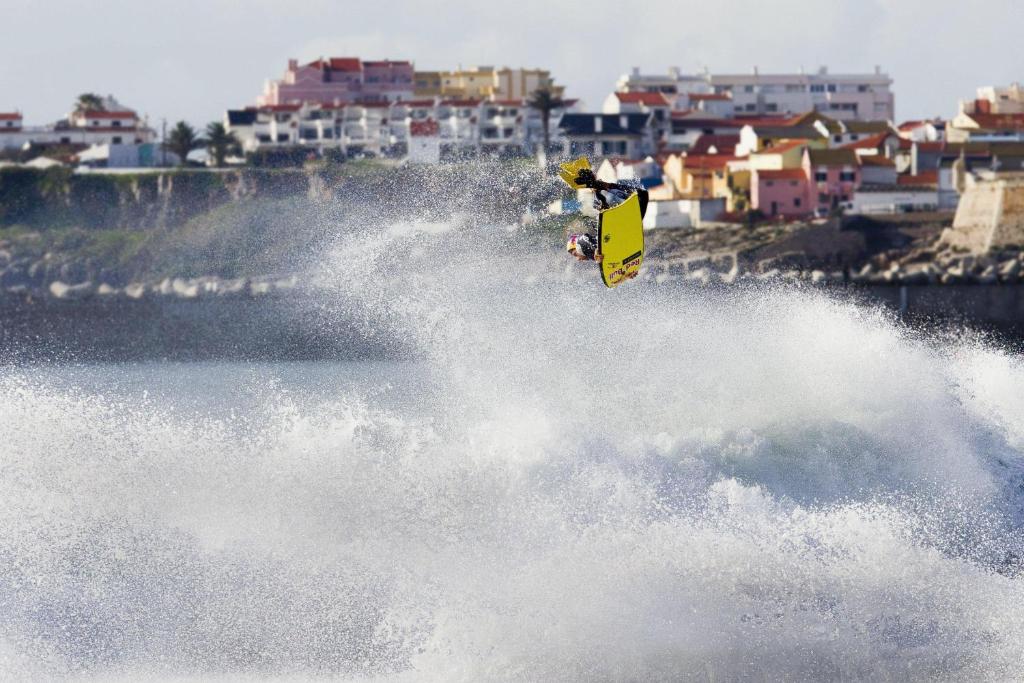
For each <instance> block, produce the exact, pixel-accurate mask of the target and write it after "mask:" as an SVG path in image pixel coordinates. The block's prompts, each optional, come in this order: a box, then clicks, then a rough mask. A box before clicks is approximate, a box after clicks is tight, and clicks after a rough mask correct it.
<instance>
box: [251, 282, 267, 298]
mask: <svg viewBox="0 0 1024 683" xmlns="http://www.w3.org/2000/svg"><path fill="white" fill-rule="evenodd" d="M270 289H271V285H270V283H269V282H258V281H256V282H251V283H249V293H250V294H251V295H252V296H264V295H266V294H270Z"/></svg>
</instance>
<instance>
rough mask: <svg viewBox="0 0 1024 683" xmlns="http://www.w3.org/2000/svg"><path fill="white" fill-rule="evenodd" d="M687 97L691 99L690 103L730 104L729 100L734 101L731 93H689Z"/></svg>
mask: <svg viewBox="0 0 1024 683" xmlns="http://www.w3.org/2000/svg"><path fill="white" fill-rule="evenodd" d="M687 97H689V98H690V101H692V102H707V101H715V102H728V101H729V100H731V99H732V95H730V94H729V93H724V92H713V93H699V92H694V93H688V94H687Z"/></svg>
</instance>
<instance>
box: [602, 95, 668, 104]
mask: <svg viewBox="0 0 1024 683" xmlns="http://www.w3.org/2000/svg"><path fill="white" fill-rule="evenodd" d="M615 97H617V98H618V99H619V102H622V103H623V104H644V105H647V106H648V107H666V106H668V105H669V101H668V98H667V97H665V96H664V95H663V94H661V93H660V92H617V93H615Z"/></svg>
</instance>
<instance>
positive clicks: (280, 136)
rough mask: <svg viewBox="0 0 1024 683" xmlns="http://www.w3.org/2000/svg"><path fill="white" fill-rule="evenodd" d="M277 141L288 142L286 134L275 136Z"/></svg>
mask: <svg viewBox="0 0 1024 683" xmlns="http://www.w3.org/2000/svg"><path fill="white" fill-rule="evenodd" d="M277 141H278V142H288V133H278V134H277Z"/></svg>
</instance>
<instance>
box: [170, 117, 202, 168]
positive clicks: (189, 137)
mask: <svg viewBox="0 0 1024 683" xmlns="http://www.w3.org/2000/svg"><path fill="white" fill-rule="evenodd" d="M205 144H206V141H205V140H203V139H202V138H201V137H199V136H198V135H196V131H195V129H194V128H193V127H192V126H190V125H188V124H187V123H185V122H184V121H178V123H177V124H176V125H175V126H174V128H172V129H171V132H170V134H168V136H167V139H166V140H164V149H166V150H167V151H168V152H173V153H174V154H176V155H177V156H178V164H179V165H181V166H184V165H185V164H187V163H188V155H189V152H191V151H192V150H194V149H199V148H200V147H202V146H203V145H205Z"/></svg>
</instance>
